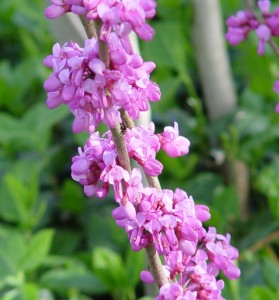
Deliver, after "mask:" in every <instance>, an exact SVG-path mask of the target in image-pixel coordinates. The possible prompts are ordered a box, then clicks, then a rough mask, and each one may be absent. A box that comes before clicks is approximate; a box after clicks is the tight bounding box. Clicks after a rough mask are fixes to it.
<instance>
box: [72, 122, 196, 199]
mask: <svg viewBox="0 0 279 300" xmlns="http://www.w3.org/2000/svg"><path fill="white" fill-rule="evenodd" d="M154 130H155V127H154V124H153V123H150V125H149V126H148V128H147V129H144V128H143V127H135V128H132V129H127V131H126V134H125V140H126V146H127V150H128V154H129V156H130V158H132V159H134V160H135V161H136V162H137V163H138V164H139V165H140V166H141V167H142V168H143V169H144V171H145V172H146V174H148V175H149V176H158V175H160V174H161V172H162V170H163V165H162V164H161V163H160V162H159V161H158V160H156V154H157V152H158V151H159V150H160V148H161V147H162V150H164V151H165V149H164V147H166V145H168V144H171V143H172V147H169V149H168V152H167V151H166V152H167V153H168V154H169V155H170V156H171V157H177V156H181V155H184V154H186V153H188V151H189V146H190V142H189V141H188V139H186V138H185V137H182V136H179V135H178V125H177V123H175V124H174V127H171V126H167V127H165V130H164V133H163V134H164V135H171V136H172V137H173V138H172V140H171V141H166V140H163V139H162V138H160V137H161V136H162V134H155V133H154ZM173 133H175V134H176V135H175V136H174V134H173ZM176 141H179V142H176ZM181 141H182V142H181ZM116 174H118V175H117V176H116ZM111 176H112V177H111ZM113 176H116V177H117V181H121V180H122V179H123V180H124V181H126V188H127V184H128V183H127V182H128V181H129V180H130V177H129V174H128V175H127V171H125V170H124V169H123V168H121V167H120V166H119V164H118V162H117V154H116V150H115V146H114V142H113V140H112V137H111V134H110V131H108V132H107V133H105V134H104V135H103V137H100V136H99V133H98V132H93V133H92V134H91V135H90V138H89V139H88V140H87V142H86V144H85V146H84V149H83V150H82V149H81V148H79V155H77V156H74V157H73V164H72V178H73V179H74V180H76V181H78V182H79V183H80V184H82V185H83V186H84V192H85V194H86V195H87V196H89V197H92V196H93V195H96V196H98V197H99V198H103V197H105V196H106V195H107V193H108V191H109V183H110V184H113V185H114V187H115V186H116V185H118V184H119V183H118V182H115V181H114V178H113ZM119 178H121V179H119ZM120 190H122V188H121V186H119V188H117V191H118V192H119V191H120ZM118 192H117V193H116V202H118V203H119V202H120V201H121V199H119V198H118V197H120V198H121V197H122V195H123V193H122V192H121V193H120V194H121V196H119V195H118V194H119V193H118Z"/></svg>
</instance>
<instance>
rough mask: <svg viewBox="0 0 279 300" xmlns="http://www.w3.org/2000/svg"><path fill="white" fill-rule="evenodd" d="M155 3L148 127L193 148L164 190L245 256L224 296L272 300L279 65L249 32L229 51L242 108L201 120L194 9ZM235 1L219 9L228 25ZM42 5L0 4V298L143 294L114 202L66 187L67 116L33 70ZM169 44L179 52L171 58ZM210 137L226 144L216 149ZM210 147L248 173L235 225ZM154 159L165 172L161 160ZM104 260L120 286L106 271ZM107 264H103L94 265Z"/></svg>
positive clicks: (234, 205)
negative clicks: (201, 214) (153, 87)
mask: <svg viewBox="0 0 279 300" xmlns="http://www.w3.org/2000/svg"><path fill="white" fill-rule="evenodd" d="M157 2H158V14H157V15H158V17H157V19H156V20H155V21H154V27H155V29H156V31H157V35H156V37H155V40H154V42H152V43H150V44H147V45H145V46H143V45H142V47H141V48H142V51H143V56H144V57H145V58H147V59H150V60H154V61H155V63H156V64H157V71H156V73H155V74H154V77H153V79H154V81H156V82H158V84H159V85H160V87H161V89H162V94H163V97H164V98H163V99H162V101H161V102H160V104H159V106H160V107H159V108H158V107H156V108H155V106H154V108H153V113H154V121H155V122H156V124H158V125H159V126H161V127H164V126H165V125H166V124H169V123H171V122H172V121H173V120H177V121H178V122H179V123H180V132H181V134H182V135H185V136H187V137H189V139H190V140H191V142H192V154H191V155H190V156H188V157H187V158H183V157H181V158H179V159H177V160H172V167H171V168H165V170H164V173H163V174H162V175H161V179H162V183H163V184H164V186H165V187H168V188H172V187H174V186H177V185H179V186H181V187H182V188H183V189H184V188H185V189H186V190H187V191H189V194H193V195H196V199H199V200H201V201H202V200H203V201H204V200H206V201H208V205H209V206H210V209H211V212H212V222H214V224H215V226H216V225H217V228H218V230H220V231H221V232H226V231H227V230H229V231H230V232H232V235H233V237H234V244H236V245H237V246H239V248H240V249H241V257H240V268H241V270H242V277H241V279H240V280H239V281H238V282H237V283H235V285H232V286H230V285H229V284H227V288H226V291H225V294H224V296H225V298H227V299H241V300H245V299H248V300H257V299H259V300H265V299H274V300H276V299H278V284H277V282H278V280H277V279H278V268H279V267H278V240H279V239H278V230H279V222H278V200H277V199H278V197H277V192H278V191H277V189H278V186H277V185H278V183H277V180H276V178H277V174H278V172H277V168H278V163H277V161H278V150H279V149H278V148H279V146H278V132H279V130H278V121H279V118H278V115H276V114H275V113H274V111H273V107H274V102H275V98H276V97H275V95H274V93H273V92H272V84H273V81H274V80H275V77H276V73H277V71H278V67H277V65H278V63H277V58H276V57H275V56H274V55H273V54H272V52H271V51H269V50H268V49H267V53H266V56H264V57H263V58H258V57H257V56H256V47H257V41H256V39H255V38H254V37H253V36H251V37H250V40H249V43H246V44H243V45H240V46H238V47H237V48H233V49H232V48H230V49H229V53H230V58H231V61H232V66H233V73H234V78H235V83H236V86H237V91H238V95H239V102H238V106H237V109H236V111H234V112H233V113H232V114H231V115H230V116H229V117H226V118H224V119H222V120H218V121H216V122H213V123H211V124H208V121H207V115H206V112H205V110H204V103H203V102H202V101H199V100H197V99H196V95H198V96H199V98H201V99H202V98H203V97H202V94H201V91H200V82H199V77H198V75H197V67H196V63H195V59H194V55H195V53H194V50H193V47H192V42H190V41H191V35H192V23H193V10H192V8H191V1H167V0H159V1H157ZM30 3H31V4H30ZM273 3H274V5H276V4H278V3H277V1H273ZM241 5H242V1H233V0H228V1H221V6H222V10H223V15H224V17H225V18H227V17H228V16H229V15H231V13H232V12H234V11H235V10H237V9H239V7H241ZM43 9H44V7H43V3H42V1H39V0H38V1H36V0H32V1H26V0H24V1H16V0H11V1H1V3H0V42H1V47H0V53H1V55H0V56H1V62H0V110H1V112H0V179H1V183H0V299H4V300H6V299H26V300H33V299H34V300H37V299H71V300H73V299H110V298H112V297H113V296H114V297H118V298H116V299H135V298H139V297H141V296H142V295H143V294H144V293H143V287H142V286H141V285H140V284H139V281H137V280H136V278H138V275H137V276H136V272H135V271H134V270H133V272H131V271H130V268H131V264H133V267H134V265H137V269H138V270H140V269H142V268H143V267H144V265H145V263H144V262H143V258H142V257H139V256H137V255H136V256H135V257H132V255H133V254H132V253H131V251H130V250H129V245H128V244H127V242H126V237H125V235H124V234H123V233H122V232H121V230H119V229H117V228H115V227H114V224H113V223H114V222H113V221H112V220H111V216H110V211H111V209H112V208H113V203H112V202H109V201H108V202H106V203H98V204H97V203H93V201H92V200H90V199H89V200H88V199H85V198H84V196H83V194H82V191H81V190H80V187H79V186H78V185H76V184H75V183H74V182H72V181H70V180H69V179H68V176H69V173H70V166H69V161H70V157H71V156H72V155H73V149H75V147H76V145H77V144H78V143H77V142H76V138H73V136H72V134H71V132H70V130H69V127H70V126H69V124H70V121H69V119H68V112H67V111H66V110H64V109H63V108H61V109H59V110H55V111H51V112H50V111H48V110H47V108H46V107H45V104H44V101H45V93H44V92H43V90H42V82H43V80H44V79H45V78H46V77H47V71H46V70H45V68H44V67H43V66H42V64H41V62H42V59H43V57H44V56H45V55H46V54H47V53H48V52H49V49H50V48H51V44H52V42H53V38H52V37H51V36H50V35H49V29H48V24H47V23H46V22H45V21H44V18H43V17H42V14H41V13H39V12H42V11H43ZM174 20H175V22H173V21H174ZM175 28H179V30H177V31H176V30H173V29H175ZM173 32H176V33H175V35H174V36H173V34H172V33H173ZM167 36H168V37H170V38H171V39H173V41H172V44H173V45H174V49H175V52H172V53H168V48H167V47H165V44H164V43H166V42H165V40H166V37H167ZM176 38H178V40H179V43H176ZM154 45H156V47H155V46H154ZM158 49H160V51H158ZM173 53H175V55H174V54H173ZM42 120H44V122H42ZM212 139H215V140H219V139H221V140H222V142H221V143H218V145H217V146H216V145H214V146H212V144H211V142H210V141H211V140H212ZM57 141H59V145H58V143H57ZM216 148H217V150H218V151H221V153H222V155H223V153H226V155H231V156H233V157H236V158H237V159H241V160H243V161H245V162H246V163H247V164H248V166H249V169H250V179H249V218H248V219H247V220H244V221H241V220H240V218H239V206H238V203H239V202H238V200H239V199H238V195H237V194H236V188H235V186H232V185H230V186H227V184H226V181H225V180H224V170H223V168H222V166H221V165H219V164H218V163H216V160H215V157H212V155H211V154H212V150H216ZM159 159H160V161H162V162H163V164H164V165H165V166H168V165H169V158H168V157H167V156H166V155H164V154H161V155H160V157H159ZM181 166H183V168H182V167H181ZM204 195H206V199H205V196H204ZM224 199H225V200H224ZM227 205H228V206H227ZM224 215H226V217H225V218H224ZM104 224H105V225H104ZM107 257H109V262H110V264H113V265H114V266H115V270H118V271H117V274H118V273H119V274H122V275H121V278H115V274H114V273H113V274H108V273H109V271H108V270H110V266H108V265H107V262H108V261H107ZM135 259H137V262H136V263H135ZM103 260H104V261H105V262H104V264H103V265H101V266H100V265H99V266H98V265H96V264H94V262H96V261H99V262H102V261H103ZM109 275H110V276H109ZM131 276H134V277H133V280H131V282H130V281H129V285H128V286H126V285H125V287H126V288H125V291H123V285H124V282H126V283H127V277H128V278H130V277H131ZM133 297H134V298H133Z"/></svg>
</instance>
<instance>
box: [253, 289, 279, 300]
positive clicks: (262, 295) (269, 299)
mask: <svg viewBox="0 0 279 300" xmlns="http://www.w3.org/2000/svg"><path fill="white" fill-rule="evenodd" d="M248 300H278V293H276V294H275V293H274V292H273V291H272V290H271V289H270V288H268V287H264V286H254V287H252V289H251V291H250V294H249V297H248Z"/></svg>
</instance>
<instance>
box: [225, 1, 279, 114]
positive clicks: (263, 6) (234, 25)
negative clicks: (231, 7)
mask: <svg viewBox="0 0 279 300" xmlns="http://www.w3.org/2000/svg"><path fill="white" fill-rule="evenodd" d="M257 5H258V8H259V10H260V14H261V17H258V16H257V15H256V14H255V13H254V12H252V11H248V10H244V11H238V12H237V13H236V15H235V16H231V17H229V18H228V20H227V26H228V31H227V33H226V39H227V40H228V42H229V43H230V44H231V45H233V46H235V45H238V44H239V43H240V42H242V41H243V40H245V39H246V38H247V37H248V35H249V33H250V32H251V31H255V33H256V35H257V38H258V41H259V42H258V54H259V55H263V54H264V51H265V45H266V44H267V43H268V42H269V41H270V39H271V38H272V37H278V36H279V7H276V8H275V9H274V11H273V12H271V11H270V0H258V2H257ZM274 91H275V92H276V93H277V94H278V95H279V80H277V81H276V82H275V83H274ZM275 111H276V112H277V113H279V102H278V103H277V105H276V107H275Z"/></svg>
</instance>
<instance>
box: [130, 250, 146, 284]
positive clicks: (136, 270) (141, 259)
mask: <svg viewBox="0 0 279 300" xmlns="http://www.w3.org/2000/svg"><path fill="white" fill-rule="evenodd" d="M125 262H126V268H125V269H126V271H127V273H128V277H129V285H130V286H131V287H132V288H134V289H135V287H136V285H137V284H138V283H139V282H140V272H141V271H142V270H143V269H144V266H145V262H146V260H145V254H144V252H143V251H139V252H135V251H132V250H131V249H130V248H128V251H127V254H126V261H125Z"/></svg>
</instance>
